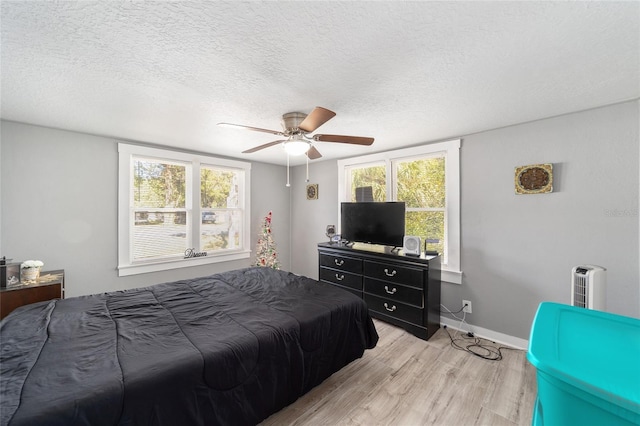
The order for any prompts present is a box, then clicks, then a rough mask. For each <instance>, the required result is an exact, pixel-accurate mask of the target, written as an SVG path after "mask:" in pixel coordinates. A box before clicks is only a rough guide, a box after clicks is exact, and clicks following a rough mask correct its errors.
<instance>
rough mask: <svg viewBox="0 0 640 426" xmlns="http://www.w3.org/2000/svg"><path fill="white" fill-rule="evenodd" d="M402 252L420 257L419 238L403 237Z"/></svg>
mask: <svg viewBox="0 0 640 426" xmlns="http://www.w3.org/2000/svg"><path fill="white" fill-rule="evenodd" d="M402 252H403V253H404V254H408V255H411V256H420V237H415V236H413V235H405V237H404V244H403V245H402Z"/></svg>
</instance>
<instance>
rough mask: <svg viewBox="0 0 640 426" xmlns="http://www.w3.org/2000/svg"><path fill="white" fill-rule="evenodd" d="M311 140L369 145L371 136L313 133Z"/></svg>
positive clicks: (371, 140)
mask: <svg viewBox="0 0 640 426" xmlns="http://www.w3.org/2000/svg"><path fill="white" fill-rule="evenodd" d="M313 140H315V141H320V142H338V143H351V144H355V145H371V144H372V143H373V138H367V137H362V136H345V135H314V136H313Z"/></svg>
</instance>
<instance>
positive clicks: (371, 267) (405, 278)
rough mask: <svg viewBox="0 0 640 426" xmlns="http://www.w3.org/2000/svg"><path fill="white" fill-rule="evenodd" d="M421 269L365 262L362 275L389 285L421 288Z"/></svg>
mask: <svg viewBox="0 0 640 426" xmlns="http://www.w3.org/2000/svg"><path fill="white" fill-rule="evenodd" d="M422 273H423V270H422V269H417V268H410V267H407V266H401V265H391V264H386V263H378V262H371V261H365V262H364V275H366V276H367V277H371V278H375V279H378V280H382V281H388V282H391V283H399V284H405V285H409V286H413V287H417V288H422Z"/></svg>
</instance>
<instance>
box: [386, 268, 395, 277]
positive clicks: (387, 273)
mask: <svg viewBox="0 0 640 426" xmlns="http://www.w3.org/2000/svg"><path fill="white" fill-rule="evenodd" d="M384 273H385V274H386V275H387V276H388V277H393V276H394V275H395V274H396V270H395V269H394V270H393V271H391V272H389V270H388V269H387V268H384Z"/></svg>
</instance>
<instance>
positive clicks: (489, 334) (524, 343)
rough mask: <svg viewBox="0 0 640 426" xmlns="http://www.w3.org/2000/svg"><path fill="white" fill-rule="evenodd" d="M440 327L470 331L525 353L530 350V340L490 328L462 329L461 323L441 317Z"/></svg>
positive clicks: (473, 326) (473, 327) (470, 325)
mask: <svg viewBox="0 0 640 426" xmlns="http://www.w3.org/2000/svg"><path fill="white" fill-rule="evenodd" d="M440 325H446V326H447V327H448V328H453V329H454V330H460V331H464V332H469V331H470V332H472V333H473V334H475V335H476V336H478V337H482V338H483V339H487V340H491V341H492V342H496V343H500V344H502V345H506V346H510V347H512V348H516V349H522V350H525V351H526V350H527V349H529V341H528V340H525V339H521V338H519V337H514V336H509V335H508V334H504V333H499V332H497V331H493V330H489V329H488V328H482V327H478V326H475V325H472V324H468V323H467V325H468V328H466V329H461V328H460V321H457V320H454V319H451V318H447V317H443V316H441V317H440Z"/></svg>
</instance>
